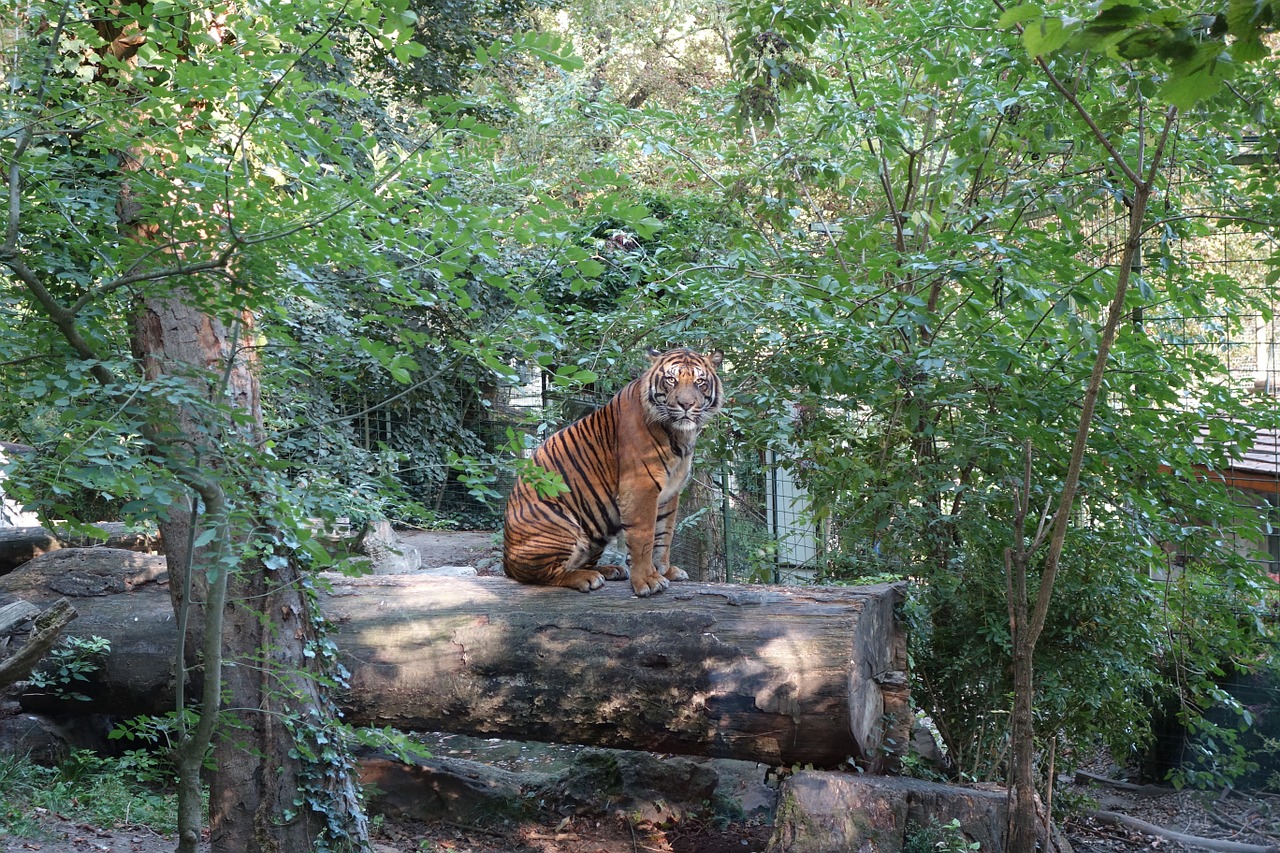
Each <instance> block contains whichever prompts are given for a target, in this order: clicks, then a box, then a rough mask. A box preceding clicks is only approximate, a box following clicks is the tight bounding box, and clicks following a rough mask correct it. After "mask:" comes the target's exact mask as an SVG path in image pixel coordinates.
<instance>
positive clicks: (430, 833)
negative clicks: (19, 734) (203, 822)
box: [0, 784, 1280, 853]
mask: <svg viewBox="0 0 1280 853" xmlns="http://www.w3.org/2000/svg"><path fill="white" fill-rule="evenodd" d="M1064 791H1070V793H1072V794H1073V795H1078V796H1080V797H1086V796H1088V797H1092V798H1094V799H1097V800H1098V801H1099V806H1100V807H1102V808H1105V809H1107V810H1109V811H1113V812H1120V813H1123V814H1129V815H1132V816H1134V817H1138V818H1141V819H1143V820H1146V821H1148V822H1150V823H1155V824H1157V825H1160V826H1164V827H1166V828H1168V829H1172V830H1175V831H1178V832H1182V833H1186V834H1189V835H1197V836H1201V837H1205V838H1212V839H1216V840H1218V841H1230V842H1237V843H1244V844H1253V845H1259V847H1258V849H1259V850H1262V849H1266V846H1267V845H1270V846H1271V849H1272V850H1280V797H1277V796H1256V795H1245V794H1240V793H1236V792H1231V793H1229V794H1227V795H1226V796H1221V795H1218V794H1213V793H1205V792H1189V791H1182V792H1174V791H1166V792H1164V793H1153V792H1147V793H1144V794H1141V795H1138V794H1134V793H1132V792H1116V793H1112V792H1110V791H1108V790H1106V789H1099V788H1097V787H1094V786H1090V787H1089V788H1088V789H1087V790H1086V789H1084V788H1081V787H1079V786H1075V785H1070V784H1068V785H1067V786H1066V787H1065V788H1064ZM42 822H43V823H44V826H45V829H46V835H45V837H43V838H38V839H0V851H4V853H18V852H19V851H41V853H172V851H173V850H174V849H175V846H176V842H175V841H174V840H173V839H171V838H164V837H162V836H159V835H156V834H155V833H153V832H151V831H150V830H147V829H145V828H141V827H128V826H117V827H94V826H88V825H85V824H77V823H74V822H72V821H69V820H66V819H65V818H62V817H60V816H58V815H44V816H42ZM1063 829H1064V832H1065V834H1066V836H1067V838H1068V839H1069V841H1070V842H1071V845H1072V847H1073V848H1074V850H1075V851H1076V853H1128V851H1138V850H1145V851H1166V853H1194V851H1199V850H1202V849H1204V848H1202V847H1199V846H1188V845H1185V844H1178V843H1175V842H1171V841H1166V840H1163V839H1159V838H1156V837H1154V836H1151V835H1148V834H1145V833H1142V832H1138V831H1134V830H1131V829H1126V828H1123V827H1118V826H1113V825H1109V824H1104V823H1101V822H1099V821H1097V820H1094V819H1090V818H1083V817H1078V818H1071V819H1069V820H1067V821H1066V822H1065V824H1064V825H1063ZM771 831H772V830H771V827H768V826H765V825H762V824H758V823H757V824H752V823H739V824H728V825H717V824H715V823H712V822H697V821H695V822H686V823H683V824H677V825H675V826H672V827H666V828H659V827H654V826H649V825H640V826H632V825H630V824H629V823H627V822H626V821H625V820H624V819H622V817H620V816H604V817H589V818H560V819H558V820H557V819H554V818H548V819H546V820H543V821H528V822H524V823H506V824H494V825H490V826H486V827H465V826H457V825H451V824H443V823H435V824H423V823H415V822H406V821H392V820H388V821H385V822H383V821H379V822H378V826H377V829H376V830H375V833H374V842H375V850H376V851H377V853H422V851H433V852H434V853H442V851H448V853H619V851H637V853H763V851H764V850H765V849H766V847H767V845H768V841H769V835H770V833H771ZM201 849H202V850H207V846H205V845H202V846H201ZM1237 849H1240V848H1237Z"/></svg>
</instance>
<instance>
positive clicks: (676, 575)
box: [662, 566, 689, 581]
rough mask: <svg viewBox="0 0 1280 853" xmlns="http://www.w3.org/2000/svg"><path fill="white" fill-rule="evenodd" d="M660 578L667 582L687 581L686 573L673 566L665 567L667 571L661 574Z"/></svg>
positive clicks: (687, 574)
mask: <svg viewBox="0 0 1280 853" xmlns="http://www.w3.org/2000/svg"><path fill="white" fill-rule="evenodd" d="M662 576H663V577H664V578H666V579H667V580H669V581H687V580H688V579H689V573H688V572H686V571H685V570H684V569H678V568H676V567H675V566H667V570H666V571H665V572H663V573H662Z"/></svg>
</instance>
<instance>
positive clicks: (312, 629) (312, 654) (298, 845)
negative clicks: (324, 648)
mask: <svg viewBox="0 0 1280 853" xmlns="http://www.w3.org/2000/svg"><path fill="white" fill-rule="evenodd" d="M236 322H237V323H238V324H239V328H238V329H237V328H235V327H228V326H226V325H225V324H224V323H222V322H221V321H219V320H218V319H217V318H215V317H213V316H210V315H208V314H205V313H204V312H203V311H201V310H200V309H199V308H198V307H196V306H195V305H194V304H193V303H192V301H190V300H188V299H187V298H185V295H184V294H181V293H179V294H178V295H177V296H175V297H174V298H169V299H164V300H150V301H147V302H146V303H145V305H144V306H142V307H141V308H140V309H139V311H138V313H137V315H136V321H135V328H134V340H133V345H134V352H135V355H136V356H137V358H138V359H139V361H140V362H141V363H142V366H143V369H144V372H145V374H146V376H147V378H148V379H155V378H157V377H160V376H165V375H169V376H181V377H184V378H185V379H186V381H187V382H188V383H189V384H191V385H192V386H193V388H194V390H195V391H196V393H197V394H199V395H200V396H201V397H203V398H204V399H205V400H207V401H208V402H209V403H211V404H214V405H224V406H229V407H231V408H232V409H234V410H236V411H237V412H239V413H241V415H242V417H241V419H240V420H239V421H234V422H233V421H232V419H230V418H225V419H219V418H218V416H217V415H216V414H215V415H213V416H212V417H213V420H212V422H210V421H209V420H208V419H209V418H210V417H211V416H210V414H209V413H210V412H216V409H212V408H209V409H200V410H196V409H194V408H188V407H179V408H177V409H176V410H175V411H174V412H173V416H174V421H173V423H172V424H170V425H168V428H169V429H170V430H171V432H170V433H169V434H162V431H161V429H160V428H157V434H156V435H152V436H150V438H152V440H153V441H155V443H156V444H157V446H159V447H162V448H165V450H164V451H163V452H164V453H166V454H167V455H168V460H169V462H170V464H171V465H173V466H174V467H175V468H176V470H178V471H179V472H180V473H179V479H180V480H182V481H184V482H186V483H187V484H188V485H190V486H191V487H192V488H193V489H194V491H195V492H197V493H198V494H199V496H200V498H201V501H200V504H201V505H202V507H203V509H202V512H203V513H204V515H205V517H204V518H198V517H197V516H196V514H195V511H196V508H197V507H196V504H195V503H192V504H190V505H188V506H187V507H173V508H172V509H171V511H170V514H169V516H168V517H167V518H166V519H164V520H163V521H161V524H160V531H161V535H162V536H163V538H164V541H165V543H166V552H165V553H166V560H167V567H168V572H169V577H170V578H171V581H172V582H171V583H170V585H169V594H170V597H171V601H172V606H173V610H174V612H175V613H176V614H177V615H178V621H179V624H180V625H184V624H185V626H186V629H185V631H184V632H183V634H182V640H183V643H184V647H185V649H186V652H185V654H184V655H182V657H183V658H184V665H185V667H192V666H194V665H196V664H198V665H199V667H200V668H201V669H202V671H203V673H204V674H205V682H204V684H203V688H204V690H203V697H202V700H201V714H202V719H201V726H200V727H197V728H196V729H194V730H193V731H192V733H191V737H192V739H191V740H190V743H189V744H188V746H189V747H190V748H187V747H180V752H181V753H182V754H181V756H180V760H182V761H185V762H186V763H188V764H190V768H189V769H190V771H191V772H189V773H183V774H181V776H182V778H184V779H187V778H190V779H192V780H196V779H198V778H199V773H198V771H199V767H200V765H201V763H203V758H204V748H203V745H202V743H201V741H203V740H206V738H207V737H208V735H210V734H213V735H214V737H213V762H212V764H213V769H212V770H210V771H208V780H209V828H210V839H209V840H210V845H211V848H212V850H213V851H214V853H257V851H264V853H265V852H266V851H280V850H309V849H311V847H312V845H313V843H314V841H315V840H316V838H317V837H318V836H319V835H320V834H321V833H322V832H325V831H327V830H328V829H332V828H333V827H336V826H341V827H343V828H344V831H345V832H346V833H347V834H348V836H349V837H348V838H347V839H345V840H346V841H347V842H353V843H354V846H356V847H362V846H365V840H367V834H368V829H367V824H366V822H365V817H364V814H363V810H362V808H361V806H360V799H359V793H358V790H357V788H356V780H355V778H354V776H353V775H352V774H351V773H350V772H348V771H349V770H350V769H351V768H350V767H348V766H344V765H343V764H342V761H341V756H332V757H327V758H325V759H323V760H324V761H325V762H326V763H327V765H328V766H326V767H325V768H323V769H318V768H315V767H310V768H309V767H308V766H307V764H306V762H305V761H304V760H303V758H302V756H303V755H304V754H307V753H308V752H309V751H310V750H311V747H312V746H313V744H311V743H309V742H308V741H309V740H310V739H311V738H313V737H314V738H316V739H317V740H318V741H319V742H320V743H325V742H332V737H331V736H329V735H325V734H324V733H323V729H324V727H326V726H328V725H330V724H331V723H332V721H333V719H334V717H332V716H330V713H329V712H330V711H331V710H332V709H333V705H332V701H331V700H330V699H329V698H328V696H327V695H326V692H325V688H324V687H323V686H322V685H323V684H325V683H326V677H325V676H326V674H325V673H323V672H321V671H319V670H318V668H317V663H319V661H318V660H317V657H316V646H317V645H318V640H319V636H318V629H317V622H316V620H315V619H314V618H313V613H312V610H313V608H312V604H311V602H310V601H309V600H308V598H307V591H306V589H307V584H306V583H304V581H303V578H302V571H301V569H300V567H299V566H298V565H297V563H296V561H295V560H293V559H291V558H290V557H289V556H288V555H287V554H286V553H283V552H282V553H280V554H279V555H277V554H276V551H277V547H276V541H275V540H276V539H282V538H284V537H273V532H274V531H273V530H272V525H271V524H270V523H269V522H266V521H262V520H261V519H259V518H258V511H257V506H258V505H259V504H260V503H261V500H260V496H259V495H258V494H256V490H255V489H254V488H252V487H248V486H244V485H243V476H242V475H235V474H230V473H229V469H231V468H233V467H236V466H238V465H239V464H242V460H240V459H236V461H234V462H230V461H229V457H231V458H235V457H242V456H247V455H248V448H251V447H253V446H255V445H256V443H257V439H258V438H259V437H260V434H261V427H262V406H261V401H260V398H259V391H258V380H257V373H256V364H255V362H254V359H253V358H252V357H251V355H249V354H248V353H249V352H251V351H245V352H240V351H238V344H237V341H238V338H239V337H240V335H244V336H245V337H248V330H249V329H251V328H252V318H251V317H249V316H248V314H247V313H245V314H242V315H241V316H240V317H239V318H238V319H237V320H236ZM214 472H217V473H216V474H215V473H214ZM211 475H212V476H211ZM214 477H219V479H214ZM228 489H236V490H238V491H237V493H236V494H235V495H229V494H228V491H227V490H228ZM233 514H235V515H236V516H237V519H238V520H237V521H232V515H233ZM202 527H203V528H208V527H213V528H214V530H215V535H214V536H213V539H212V540H211V544H210V545H209V546H207V547H205V548H199V547H192V546H193V544H194V543H195V542H198V541H199V539H198V538H197V537H196V535H195V534H196V532H197V530H198V529H200V528H202ZM250 530H252V531H254V532H253V534H252V536H253V537H254V539H255V541H254V542H253V543H252V544H253V548H252V553H254V554H257V555H260V556H259V557H257V558H250V557H245V558H237V557H235V556H233V554H239V553H240V552H241V551H242V550H245V546H247V545H248V544H250V543H249V542H248V541H247V536H248V535H249V534H248V533H247V531H250ZM263 558H267V559H270V561H271V566H270V567H268V566H267V564H266V563H265V562H264V559H263ZM219 602H222V603H221V604H219ZM206 604H208V605H209V606H208V608H207V609H206ZM188 616H189V617H190V618H188ZM180 630H181V629H180ZM197 649H199V650H200V652H199V654H198V655H197V653H196V650H197ZM210 678H212V679H214V681H213V683H212V684H211V683H210V681H209V679H210ZM175 686H176V687H177V688H178V696H179V697H181V696H183V695H184V691H183V688H184V681H183V680H181V679H180V680H179V681H178V682H177V684H176V685H175ZM220 696H224V697H225V707H226V709H227V710H225V711H224V712H222V713H225V714H226V715H227V716H228V717H229V718H230V720H231V721H232V722H231V727H230V728H228V727H227V725H226V724H223V725H221V726H220V730H219V731H218V732H217V733H216V734H215V733H213V732H212V730H211V728H210V725H211V720H212V719H213V718H214V717H213V716H212V715H217V714H218V713H219V711H220V708H219V697H220ZM320 751H321V752H326V753H327V752H332V750H320ZM321 760H322V759H321V758H320V757H319V756H317V757H316V759H315V761H321ZM198 802H199V797H198V790H193V791H191V792H190V795H189V796H188V797H186V798H185V799H184V800H183V802H180V804H179V805H180V808H182V807H183V805H184V803H185V804H187V805H188V807H194V806H193V805H192V804H193V803H198ZM300 802H301V803H306V805H303V806H301V807H299V805H298V804H299V803H300ZM321 802H323V803H324V805H323V807H324V808H325V809H326V812H325V813H324V814H321V813H320V812H319V811H317V806H316V804H318V803H321ZM186 835H187V833H183V838H182V839H181V841H182V842H183V844H184V845H187V844H188V842H189V846H190V849H191V850H194V849H195V848H194V841H195V840H194V839H188V838H187V837H186ZM179 849H180V850H183V849H184V848H183V847H180V848H179Z"/></svg>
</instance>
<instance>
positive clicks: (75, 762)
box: [0, 751, 178, 839]
mask: <svg viewBox="0 0 1280 853" xmlns="http://www.w3.org/2000/svg"><path fill="white" fill-rule="evenodd" d="M148 765H149V762H148V761H147V760H146V759H144V758H141V757H140V755H139V753H137V752H133V753H128V754H126V755H125V756H124V757H122V758H103V757H100V756H98V755H96V754H95V753H92V752H88V751H77V752H74V753H72V754H71V756H70V757H69V758H68V759H67V760H66V761H65V762H63V763H62V764H61V765H60V766H58V767H42V766H40V765H38V764H36V763H34V762H33V761H31V760H30V758H29V757H27V756H24V755H0V839H3V838H6V837H19V838H35V837H39V835H40V833H41V831H42V826H41V823H40V818H41V816H42V815H44V814H48V813H52V814H57V815H58V816H60V817H62V818H66V819H69V820H72V821H76V822H84V823H92V824H96V825H98V826H115V827H129V826H147V827H150V828H151V829H153V830H155V831H156V832H158V833H162V834H163V833H173V832H176V829H177V827H176V825H175V823H174V818H175V817H176V815H177V812H178V809H177V797H176V795H175V794H174V793H173V792H172V791H171V790H168V789H167V788H164V787H160V786H158V785H156V784H155V783H154V782H153V781H151V780H152V779H154V778H155V777H154V775H153V770H154V768H151V767H149V766H148Z"/></svg>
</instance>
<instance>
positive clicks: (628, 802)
mask: <svg viewBox="0 0 1280 853" xmlns="http://www.w3.org/2000/svg"><path fill="white" fill-rule="evenodd" d="M718 782H719V776H718V775H717V774H716V771H715V769H714V768H712V767H711V766H710V765H708V764H706V763H703V762H698V761H694V760H691V759H688V758H660V757H658V756H656V755H652V754H650V753H647V752H633V751H628V750H615V749H584V750H583V751H582V752H581V753H579V754H578V757H577V759H576V760H575V761H574V764H573V766H572V767H570V768H569V769H568V770H566V771H564V772H563V773H561V774H560V775H559V776H558V777H557V778H556V779H554V780H553V781H552V782H551V784H550V785H549V786H548V787H547V788H546V789H544V791H543V792H542V796H543V797H544V798H546V799H551V800H554V801H555V802H558V803H559V804H560V809H561V811H562V812H564V813H567V814H593V813H602V812H609V811H619V812H622V813H624V814H626V815H627V817H628V818H629V819H630V820H631V821H632V822H633V823H641V822H646V821H647V822H649V823H654V824H662V823H667V822H669V821H671V820H679V819H680V818H681V817H683V816H684V815H685V814H686V813H688V812H690V811H698V810H701V809H704V808H705V807H706V806H707V805H708V804H710V802H711V798H712V795H713V794H714V793H715V790H716V785H717V783H718Z"/></svg>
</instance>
